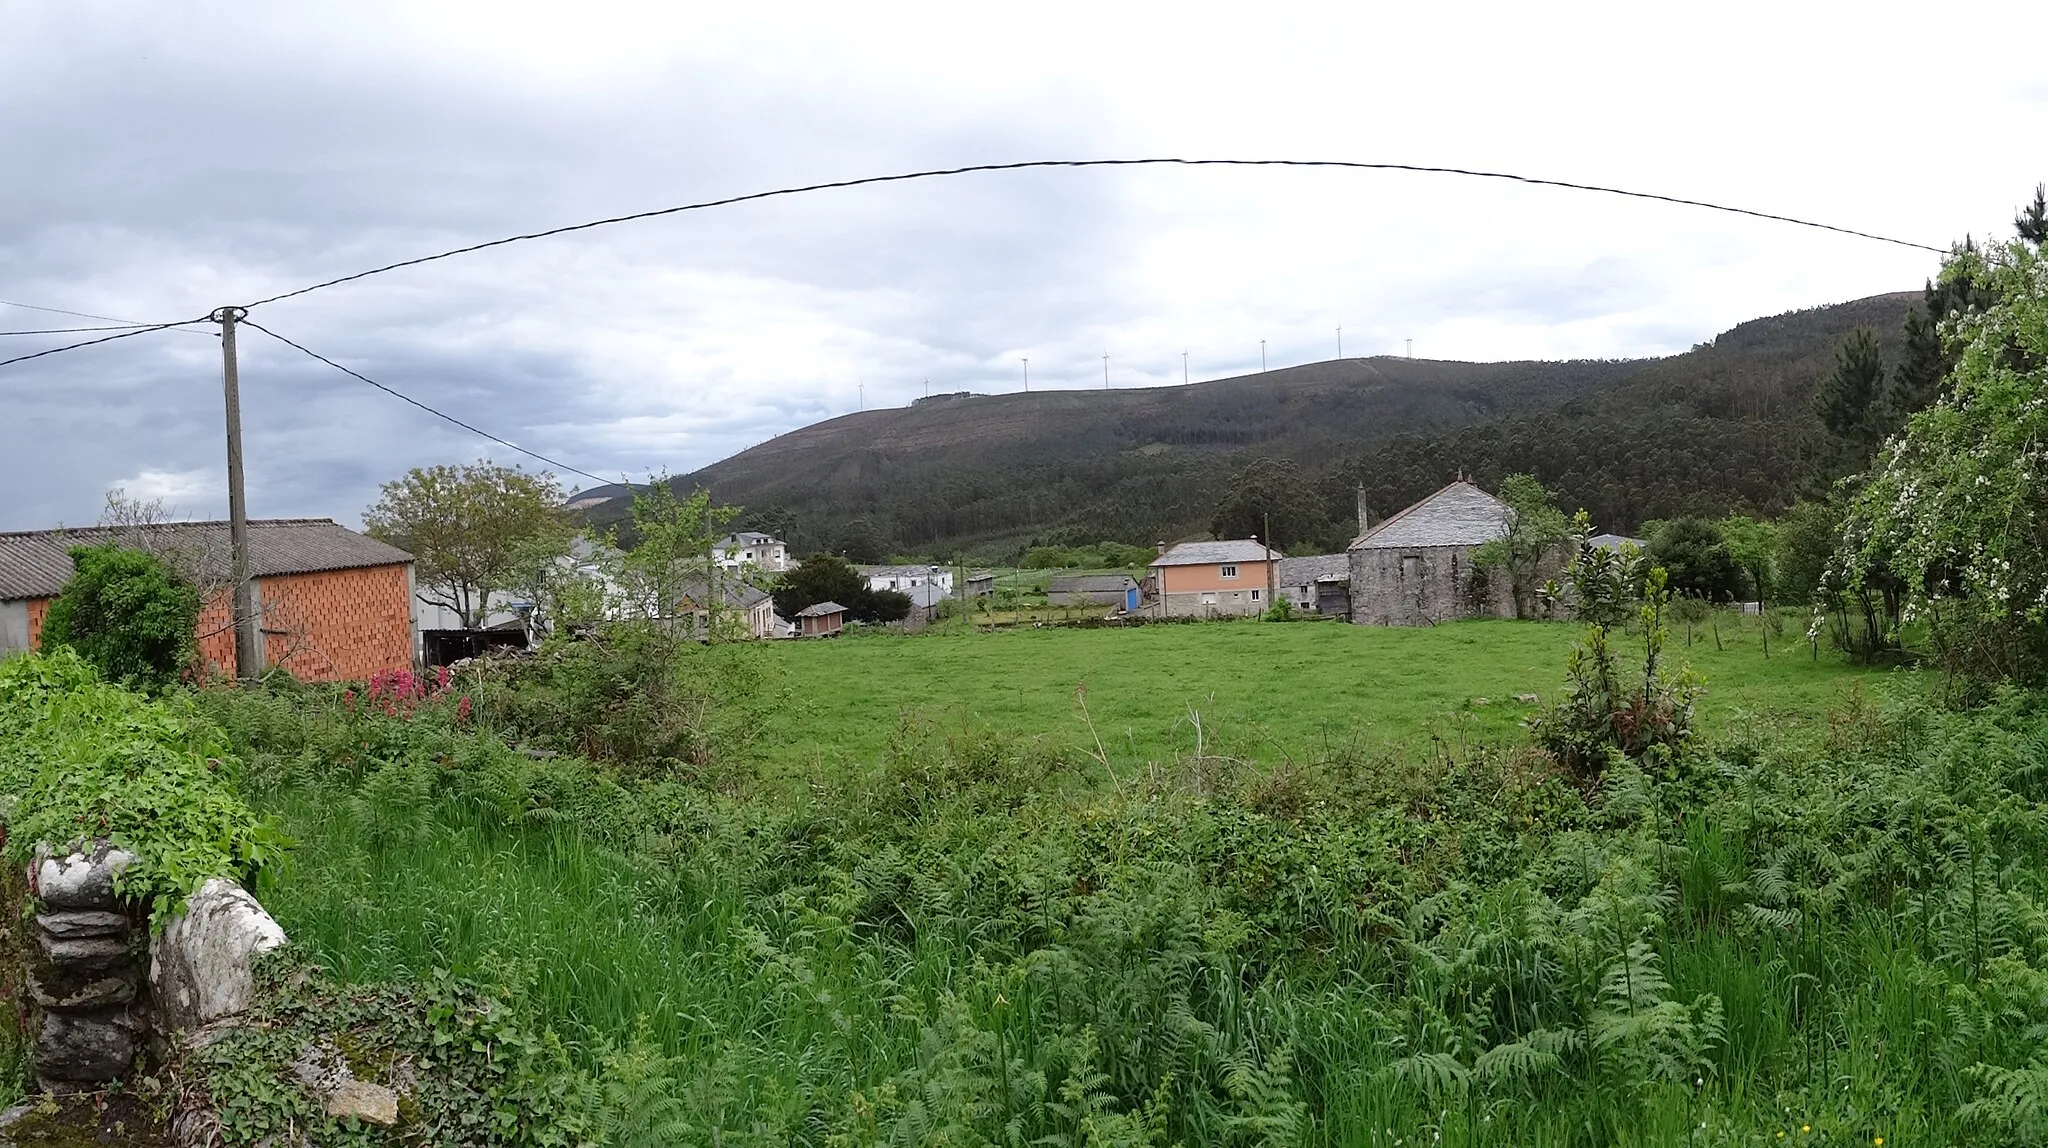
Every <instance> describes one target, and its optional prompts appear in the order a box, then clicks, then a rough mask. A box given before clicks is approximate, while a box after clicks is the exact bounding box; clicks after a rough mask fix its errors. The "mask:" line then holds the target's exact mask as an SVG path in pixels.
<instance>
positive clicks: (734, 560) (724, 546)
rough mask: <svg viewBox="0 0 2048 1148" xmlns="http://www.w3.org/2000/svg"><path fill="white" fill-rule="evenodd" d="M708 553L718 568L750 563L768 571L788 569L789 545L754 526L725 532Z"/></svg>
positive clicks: (730, 567) (738, 567)
mask: <svg viewBox="0 0 2048 1148" xmlns="http://www.w3.org/2000/svg"><path fill="white" fill-rule="evenodd" d="M712 557H714V558H715V559H716V560H717V561H718V566H719V568H720V569H722V570H739V569H741V568H743V567H748V566H751V567H753V568H754V569H756V570H764V571H767V572H768V573H770V574H780V573H782V572H783V571H784V570H787V569H789V546H788V544H786V543H784V542H783V541H782V540H781V539H780V538H776V537H774V536H772V535H768V534H762V533H760V532H759V531H755V530H742V531H740V532H739V533H737V534H728V535H726V536H725V537H724V538H722V539H720V540H719V542H718V545H716V546H714V547H712Z"/></svg>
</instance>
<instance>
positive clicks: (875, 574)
mask: <svg viewBox="0 0 2048 1148" xmlns="http://www.w3.org/2000/svg"><path fill="white" fill-rule="evenodd" d="M854 569H855V570H858V571H860V576H861V577H863V578H929V577H931V576H932V575H933V574H944V573H947V572H949V571H950V570H951V569H952V568H951V567H949V566H933V565H932V564H930V563H924V564H923V565H919V564H917V563H914V562H913V563H909V564H907V565H903V566H855V567H854Z"/></svg>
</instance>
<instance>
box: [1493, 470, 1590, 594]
mask: <svg viewBox="0 0 2048 1148" xmlns="http://www.w3.org/2000/svg"><path fill="white" fill-rule="evenodd" d="M1499 497H1500V500H1501V501H1502V502H1505V503H1507V506H1508V512H1509V516H1508V529H1507V533H1506V534H1505V535H1504V536H1502V537H1500V538H1497V539H1495V540H1494V541H1492V542H1488V543H1486V544H1485V545H1483V546H1481V547H1479V548H1478V549H1477V550H1475V551H1474V552H1473V554H1472V564H1473V565H1474V566H1477V567H1479V568H1480V569H1481V570H1499V571H1502V572H1503V573H1505V574H1506V575H1507V578H1508V588H1509V589H1510V591H1512V593H1513V595H1514V602H1515V617H1517V618H1526V617H1529V616H1530V613H1531V611H1532V609H1533V607H1534V599H1535V596H1536V588H1537V587H1538V586H1539V585H1541V584H1542V581H1543V568H1544V566H1545V565H1546V564H1548V563H1555V562H1559V561H1561V560H1565V559H1568V557H1569V555H1571V554H1572V553H1573V550H1574V547H1575V545H1576V543H1577V541H1578V535H1577V533H1576V531H1577V529H1578V528H1577V527H1576V526H1575V525H1574V523H1575V520H1574V519H1572V518H1569V517H1567V516H1566V515H1565V513H1564V511H1562V510H1559V509H1558V508H1557V499H1556V497H1555V496H1554V495H1552V494H1551V493H1550V490H1549V489H1548V488H1547V487H1545V486H1544V485H1543V484H1542V483H1540V482H1538V481H1536V476H1535V475H1533V474H1511V475H1509V476H1507V477H1506V478H1504V479H1502V480H1501V484H1500V496H1499Z"/></svg>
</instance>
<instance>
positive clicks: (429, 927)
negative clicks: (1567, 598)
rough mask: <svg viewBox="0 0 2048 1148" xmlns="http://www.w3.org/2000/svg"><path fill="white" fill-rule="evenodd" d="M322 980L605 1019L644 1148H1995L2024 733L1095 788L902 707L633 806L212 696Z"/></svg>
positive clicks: (2016, 1014)
mask: <svg viewBox="0 0 2048 1148" xmlns="http://www.w3.org/2000/svg"><path fill="white" fill-rule="evenodd" d="M215 704H216V705H217V707H218V713H219V715H220V717H221V720H222V722H223V724H224V725H226V726H227V727H228V728H229V729H230V730H232V731H234V732H235V734H236V737H237V740H238V741H239V742H240V744H241V745H242V746H243V748H244V752H245V755H246V756H247V757H248V758H249V760H250V763H251V764H250V768H249V771H248V775H247V777H246V778H245V782H246V784H247V786H248V787H249V788H250V789H251V791H252V794H253V800H254V801H255V802H256V803H257V804H259V805H260V806H262V807H264V808H267V809H268V810H270V811H272V812H274V813H276V814H277V815H279V816H280V817H281V818H282V819H283V820H284V822H285V823H286V825H287V826H288V827H289V829H290V831H291V832H293V833H294V834H295V835H296V836H297V837H299V839H300V841H301V844H300V846H299V848H298V850H297V853H296V856H295V859H294V861H293V863H292V865H291V866H290V867H289V868H288V869H287V870H286V871H284V872H282V873H280V874H277V875H275V877H274V879H273V880H272V882H271V883H270V885H269V886H268V887H267V888H266V889H265V890H264V897H265V901H266V904H268V905H269V906H270V907H271V909H272V910H273V912H275V913H276V914H277V915H278V916H279V918H280V919H281V920H282V921H283V922H284V923H285V925H286V927H287V929H288V930H289V931H290V932H291V933H292V935H293V937H294V939H295V940H296V941H297V943H299V944H301V945H303V946H306V947H307V948H308V949H310V950H311V951H312V952H313V953H314V955H315V956H316V957H317V958H318V959H320V960H322V961H324V962H326V963H327V964H328V965H330V966H331V967H332V968H333V969H335V970H336V971H337V972H339V973H341V974H344V975H345V976H346V977H348V978H351V979H360V980H380V979H402V978H408V977H419V976H423V975H425V974H427V973H429V972H431V971H432V970H435V969H439V968H452V969H455V970H457V971H459V972H464V973H471V974H475V975H480V976H483V977H486V978H495V979H500V980H503V981H506V982H509V983H513V984H516V985H519V986H522V987H523V990H524V991H525V992H526V993H528V994H530V999H531V1000H532V1001H533V1002H534V1003H535V1004H536V1005H537V1007H538V1009H539V1011H540V1013H541V1014H542V1015H543V1016H544V1017H545V1018H546V1019H547V1020H548V1021H549V1022H550V1023H551V1024H552V1025H553V1026H554V1027H555V1028H556V1029H557V1030H558V1031H559V1032H561V1033H563V1034H564V1035H565V1036H567V1037H569V1038H570V1039H571V1040H572V1041H574V1042H575V1043H576V1044H578V1045H579V1046H580V1047H582V1048H584V1049H585V1050H596V1049H598V1048H601V1047H608V1046H611V1045H615V1044H617V1043H618V1042H620V1041H623V1040H625V1039H626V1038H627V1037H628V1036H630V1035H631V1034H632V1033H634V1032H636V1031H638V1032H641V1033H644V1034H646V1035H647V1037H648V1038H649V1040H650V1041H651V1042H652V1044H653V1045H654V1046H655V1047H657V1048H658V1049H659V1052H660V1057H661V1059H660V1061H659V1063H657V1064H655V1065H653V1066H652V1067H651V1068H649V1069H648V1071H647V1073H646V1074H645V1075H644V1076H642V1077H639V1078H637V1079H638V1084H637V1085H635V1087H638V1088H640V1089H642V1090H643V1091H644V1092H646V1093H647V1094H648V1095H649V1096H658V1097H659V1098H661V1100H662V1102H663V1103H665V1104H667V1105H669V1106H670V1107H669V1108H668V1109H665V1111H668V1112H669V1115H670V1116H671V1117H673V1122H672V1124H671V1125H669V1127H670V1128H671V1131H670V1133H669V1135H670V1136H671V1137H672V1138H674V1139H673V1142H704V1143H719V1144H726V1145H737V1144H752V1143H761V1144H767V1143H775V1144H787V1143H802V1144H820V1145H823V1144H881V1143H904V1144H911V1143H996V1144H1024V1143H1072V1144H1120V1143H1129V1144H1139V1143H1158V1144H1165V1143H1176V1142H1177V1143H1186V1144H1196V1143H1201V1144H1330V1145H1337V1144H1346V1145H1349V1144H1370V1145H1390V1146H1391V1145H1397V1144H1398V1145H1415V1144H1437V1143H1443V1144H1453V1145H1468V1144H1469V1145H1537V1144H1554V1145H1604V1144H1626V1145H1653V1144H1654V1145H1662V1144H1754V1143H1779V1142H1781V1141H1780V1140H1779V1139H1778V1134H1779V1133H1784V1135H1785V1139H1784V1140H1783V1141H1782V1142H1784V1143H1798V1144H1819V1143H1828V1144H1872V1143H1874V1142H1875V1141H1876V1139H1877V1138H1879V1137H1882V1138H1883V1139H1884V1142H1885V1143H1887V1144H1924V1143H2028V1142H2039V1140H2040V1139H2041V1137H2042V1136H2043V1135H2044V1134H2048V1121H2044V1117H2043V1113H2042V1111H2041V1109H2040V1105H2039V1103H2038V1102H2037V1101H2035V1100H2034V1099H2033V1097H2036V1096H2040V1095H2044V1094H2048V1093H2044V1092H2043V1091H2042V1090H2041V1089H2040V1088H2039V1084H2040V1080H2041V1078H2044V1077H2048V1069H2043V1068H2042V1067H2041V1066H2040V1065H2041V1062H2038V1061H2036V1060H2035V1059H2034V1056H2035V1053H2034V1049H2035V1047H2036V1045H2037V1044H2038V1036H2039V1034H2040V1033H2041V1032H2048V973H2044V972H2043V971H2042V970H2043V968H2044V960H2048V929H2044V928H2043V927H2042V926H2043V925H2044V924H2048V913H2044V911H2043V908H2042V906H2041V904H2040V898H2041V890H2042V888H2043V883H2044V880H2048V819H2044V818H2043V816H2042V814H2041V813H2040V807H2039V805H2038V801H2039V799H2040V798H2041V797H2042V796H2048V741H2044V734H2048V718H2044V717H2043V716H2042V714H2040V713H2039V712H2038V711H2037V710H2036V709H2035V708H2034V703H2033V702H2031V701H2030V700H2028V699H2012V700H2008V701H2007V702H2006V703H2004V704H2002V705H2001V706H2000V707H1996V708H1994V709H1993V710H1991V711H1987V712H1985V713H1982V714H1977V715H1971V716H1956V715H1947V714H1938V713H1934V712H1931V711H1929V710H1927V709H1926V708H1924V707H1923V706H1922V705H1920V704H1919V703H1917V702H1911V701H1906V702H1900V703H1897V704H1896V705H1893V706H1890V707H1877V706H1864V707H1863V708H1861V709H1859V710H1857V711H1855V712H1853V713H1850V714H1847V715H1845V716H1843V717H1842V718H1841V719H1840V720H1837V721H1835V722H1833V723H1831V724H1828V725H1826V726H1824V727H1822V726H1815V725H1807V726H1804V727H1802V729H1801V730H1800V731H1799V732H1796V733H1790V734H1774V733H1772V732H1770V731H1767V730H1766V731H1757V730H1751V731H1748V733H1747V734H1746V735H1745V736H1743V737H1740V738H1735V737H1730V738H1729V739H1727V740H1724V741H1723V742H1721V743H1719V744H1717V745H1715V746H1713V747H1703V748H1701V749H1699V750H1698V751H1696V752H1694V753H1691V754H1689V755H1687V756H1686V757H1685V758H1684V759H1683V760H1681V761H1677V762H1674V763H1671V764H1669V765H1668V766H1663V767H1660V768H1659V769H1658V770H1657V771H1656V772H1655V773H1645V772H1643V771H1642V770H1641V769H1638V768H1637V767H1635V766H1634V765H1631V764H1629V763H1626V762H1617V763H1615V764H1614V765H1613V766H1611V767H1610V769H1609V771H1608V775H1607V777H1606V779H1605V781H1604V782H1603V784H1602V786H1601V788H1600V789H1599V790H1597V791H1595V792H1592V793H1584V792H1581V791H1580V790H1578V789H1577V788H1575V787H1574V786H1572V785H1570V784H1568V783H1567V781H1566V780H1565V779H1563V778H1561V777H1559V776H1558V775H1556V774H1555V773H1554V772H1552V771H1551V770H1549V769H1548V768H1547V767H1546V766H1545V765H1544V763H1543V762H1542V761H1541V760H1540V759H1537V758H1535V757H1533V756H1531V755H1529V754H1528V753H1527V752H1526V751H1518V750H1514V749H1512V748H1509V749H1500V748H1493V749H1487V750H1483V751H1477V752H1472V751H1459V752H1444V751H1442V750H1440V751H1439V752H1438V753H1436V754H1435V755H1433V756H1430V757H1428V758H1426V759H1409V758H1402V757H1399V756H1371V757H1366V756H1360V755H1358V754H1357V753H1356V752H1355V751H1354V750H1352V749H1350V748H1347V747H1346V746H1344V745H1341V744H1339V745H1337V746H1335V747H1333V748H1330V749H1328V750H1326V751H1322V750H1306V749H1302V748H1296V749H1295V750H1294V751H1293V755H1292V760H1291V762H1290V763H1288V764H1283V765H1281V766H1278V767H1274V768H1266V767H1260V766H1255V765H1252V764H1249V763H1246V762H1243V761H1238V760H1233V759H1225V758H1217V757H1213V756H1206V757H1202V758H1195V757H1192V756H1183V757H1180V758H1178V759H1175V760H1167V761H1158V762H1155V763H1153V768H1151V769H1149V770H1147V771H1146V772H1145V773H1144V774H1142V775H1138V776H1133V775H1131V774H1130V773H1128V772H1123V773H1121V774H1118V775H1113V774H1112V773H1110V772H1109V771H1105V770H1104V769H1103V768H1102V767H1101V766H1102V763H1101V762H1100V761H1099V760H1096V759H1094V758H1093V757H1092V755H1089V754H1086V753H1072V752H1068V751H1065V750H1062V749H1060V748H1059V747H1057V746H1048V745H1046V744H1044V743H1020V742H1017V741H1015V740H1013V739H1010V738H1008V737H1005V736H1002V735H1000V734H996V733H993V732H991V731H990V730H988V729H986V728H976V727H972V726H959V725H936V724H931V723H926V722H919V721H905V722H902V723H899V724H898V725H897V726H896V728H895V730H894V732H893V734H891V735H890V738H889V740H888V743H887V748H886V750H885V751H884V753H883V754H882V755H881V760H880V762H879V763H878V764H876V765H875V766H873V767H871V768H868V769H843V770H822V771H820V772H818V773H816V774H814V775H813V776H811V777H809V778H807V779H805V780H806V782H807V784H806V785H804V786H802V787H799V788H790V787H784V786H781V785H765V784H764V785H759V786H754V787H749V786H746V785H735V784H733V783H732V782H731V779H730V778H726V779H724V780H723V781H722V782H721V784H720V786H719V787H718V788H716V789H713V788H708V787H705V786H703V785H699V784H684V783H680V782H661V781H649V782H643V783H638V784H635V785H633V786H630V787H625V788H621V787H619V786H617V785H614V784H612V783H611V782H609V781H607V780H606V779H605V777H604V775H603V774H602V773H601V771H597V770H594V769H592V768H591V767H588V766H586V765H584V764H583V763H580V762H577V761H575V760H574V759H566V758H550V759H542V760H538V761H537V760H534V759H532V758H530V757H527V756H524V755H521V754H518V753H515V752H513V751H511V750H509V749H506V748H505V747H504V746H503V744H502V743H501V742H499V741H498V740H497V739H495V738H494V737H492V736H490V735H487V734H477V733H474V732H469V731H465V730H461V729H456V728H453V727H451V726H449V725H446V724H442V723H438V722H436V721H435V720H432V719H419V720H415V721H412V722H410V723H405V722H393V721H390V720H387V719H383V718H379V717H352V716H345V715H342V714H340V713H338V712H335V711H333V710H331V709H322V708H321V706H320V705H316V704H312V703H309V702H308V701H306V700H305V699H303V698H301V699H297V700H292V699H286V700H277V699H263V698H260V697H250V696H240V697H234V698H226V699H219V700H217V701H216V703H215Z"/></svg>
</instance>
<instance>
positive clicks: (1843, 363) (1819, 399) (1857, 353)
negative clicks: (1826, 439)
mask: <svg viewBox="0 0 2048 1148" xmlns="http://www.w3.org/2000/svg"><path fill="white" fill-rule="evenodd" d="M1884 393H1885V369H1884V349H1883V348H1881V347H1879V346H1878V345H1877V332H1875V331H1872V330H1871V329H1870V328H1868V327H1858V328H1856V329H1855V330H1853V331H1851V332H1849V334H1848V335H1847V336H1846V337H1844V338H1843V340H1842V343H1841V346H1839V347H1838V348H1836V350H1835V369H1834V370H1833V371H1832V372H1831V373H1829V375H1828V377H1827V378H1825V379H1823V380H1821V385H1820V390H1819V392H1818V393H1817V394H1816V395H1815V396H1814V412H1815V413H1816V414H1818V415H1819V416H1820V421H1821V424H1822V425H1823V426H1825V427H1827V428H1828V432H1829V433H1830V434H1832V435H1834V436H1835V438H1836V440H1837V441H1839V442H1840V443H1841V444H1842V445H1843V447H1844V448H1845V450H1846V453H1847V454H1848V456H1849V457H1850V458H1851V459H1852V460H1853V461H1854V466H1855V467H1856V468H1860V467H1861V466H1862V465H1863V463H1864V462H1865V461H1866V460H1868V459H1869V458H1870V454H1871V452H1872V451H1874V450H1876V449H1877V444H1878V442H1880V441H1881V440H1882V439H1883V436H1884V415H1883V408H1882V404H1881V401H1880V400H1881V399H1882V397H1883V395H1884Z"/></svg>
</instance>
